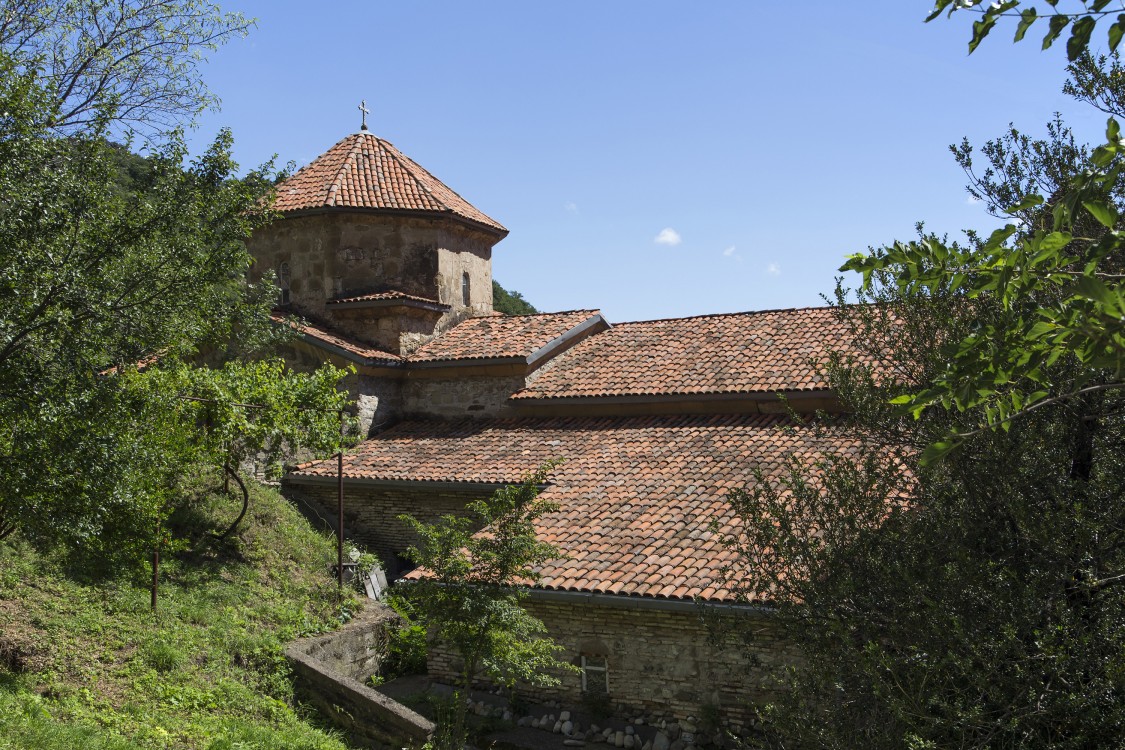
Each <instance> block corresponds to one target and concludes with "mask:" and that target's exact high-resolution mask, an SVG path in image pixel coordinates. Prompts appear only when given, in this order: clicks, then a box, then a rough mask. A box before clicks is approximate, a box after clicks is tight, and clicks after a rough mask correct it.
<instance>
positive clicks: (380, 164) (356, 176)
mask: <svg viewBox="0 0 1125 750" xmlns="http://www.w3.org/2000/svg"><path fill="white" fill-rule="evenodd" d="M274 208H276V209H277V210H278V211H281V212H283V213H288V212H290V211H303V210H312V209H320V208H368V209H375V210H397V211H432V212H435V213H443V214H453V215H454V216H456V217H458V218H461V219H464V220H467V221H469V222H472V223H474V224H479V225H482V226H484V227H486V228H488V229H490V230H491V231H493V232H495V233H498V234H501V235H506V234H507V233H508V230H507V229H505V228H504V227H503V226H501V225H500V224H499V223H498V222H496V221H495V220H494V219H491V218H489V217H488V216H486V215H485V214H484V213H482V212H481V211H479V210H478V209H477V208H475V207H474V206H473V205H472V204H470V203H469V202H468V201H466V200H465V199H464V198H462V197H461V196H460V195H458V194H457V193H455V192H454V191H453V190H451V189H450V188H449V187H447V186H446V185H445V184H444V183H442V182H441V180H439V179H437V178H436V177H434V176H433V175H432V174H430V173H429V172H428V171H426V169H424V168H423V167H421V166H420V165H419V164H417V163H416V162H415V161H413V160H412V159H411V158H410V157H408V156H406V155H405V154H403V153H402V152H401V151H399V150H398V149H397V148H395V147H394V146H393V145H391V144H390V143H389V142H387V141H385V140H383V139H382V138H378V137H376V136H374V135H372V134H371V133H368V132H359V133H353V134H352V135H349V136H348V137H347V138H344V139H343V140H342V141H340V142H339V143H337V144H336V145H335V146H333V147H332V148H330V149H328V151H326V152H325V153H324V154H322V155H321V156H318V157H317V158H316V159H314V160H313V161H312V162H311V163H309V164H308V165H307V166H305V167H303V168H302V169H300V170H298V172H297V173H296V174H294V175H293V176H292V177H290V178H289V179H287V180H285V181H284V182H282V183H281V184H280V185H278V186H277V201H276V202H275V203H274Z"/></svg>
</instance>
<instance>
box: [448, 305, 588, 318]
mask: <svg viewBox="0 0 1125 750" xmlns="http://www.w3.org/2000/svg"><path fill="white" fill-rule="evenodd" d="M575 313H591V314H593V313H599V314H600V313H601V308H598V307H591V308H578V309H577V310H559V311H558V312H538V313H528V314H527V315H505V316H504V318H506V319H507V320H516V319H518V318H544V317H548V316H551V315H574V314H575ZM480 319H481V318H466V320H480ZM488 319H489V320H491V319H492V318H488Z"/></svg>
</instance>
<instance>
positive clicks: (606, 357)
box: [512, 307, 847, 400]
mask: <svg viewBox="0 0 1125 750" xmlns="http://www.w3.org/2000/svg"><path fill="white" fill-rule="evenodd" d="M846 342H847V331H846V329H845V327H844V326H843V324H841V323H839V322H838V321H837V320H836V316H835V313H834V311H833V310H832V308H828V307H819V308H815V307H814V308H801V309H793V310H768V311H765V312H749V313H735V314H730V315H704V316H699V317H694V318H673V319H668V320H649V321H643V322H638V323H617V324H615V325H614V326H613V327H612V328H610V329H609V330H607V331H603V332H601V333H598V334H596V335H594V336H591V337H589V338H587V339H586V340H584V341H582V342H581V343H579V344H578V345H577V346H575V347H574V348H572V349H571V350H569V351H568V352H566V353H564V354H562V355H560V356H559V357H558V358H557V359H555V360H554V361H552V362H551V363H550V364H549V365H548V366H546V367H544V368H543V369H542V370H541V371H540V375H539V376H538V377H537V379H536V380H535V381H534V382H532V383H531V384H530V385H528V387H527V388H525V389H523V390H521V391H519V392H518V393H516V394H515V395H514V396H512V398H513V399H516V400H531V399H556V398H586V397H599V396H600V397H604V396H654V395H656V396H659V395H696V394H723V393H773V392H776V391H812V390H821V389H825V388H827V383H825V381H824V379H823V378H822V377H821V376H820V375H819V374H818V373H817V371H816V368H815V367H814V366H812V365H810V364H809V360H810V359H814V360H823V359H826V358H827V356H828V353H829V352H830V351H832V350H833V349H834V348H838V347H840V346H845V345H846Z"/></svg>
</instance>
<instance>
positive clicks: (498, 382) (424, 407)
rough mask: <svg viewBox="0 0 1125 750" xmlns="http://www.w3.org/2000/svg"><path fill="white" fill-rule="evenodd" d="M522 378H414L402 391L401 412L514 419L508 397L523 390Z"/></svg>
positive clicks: (514, 376) (409, 380)
mask: <svg viewBox="0 0 1125 750" xmlns="http://www.w3.org/2000/svg"><path fill="white" fill-rule="evenodd" d="M523 384H524V378H523V377H522V376H518V375H509V376H504V377H461V378H450V379H445V378H440V379H439V378H417V379H408V380H407V381H406V382H405V383H404V384H403V388H402V411H403V413H404V414H409V415H425V416H434V417H442V418H459V417H504V416H514V409H513V408H512V407H511V406H510V405H509V404H508V397H509V396H511V395H512V394H513V393H515V392H516V391H518V390H519V389H521V388H523Z"/></svg>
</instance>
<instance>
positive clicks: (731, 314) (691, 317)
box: [613, 305, 835, 328]
mask: <svg viewBox="0 0 1125 750" xmlns="http://www.w3.org/2000/svg"><path fill="white" fill-rule="evenodd" d="M834 307H835V305H809V306H807V307H776V308H771V309H768V310H744V311H742V312H729V313H702V314H700V315H685V316H683V317H679V318H652V319H650V320H625V321H622V322H620V323H614V324H613V327H614V328H619V327H620V326H630V325H642V324H644V323H666V322H670V321H673V320H700V319H702V318H735V317H738V316H740V315H766V314H768V313H779V312H802V311H805V310H831V309H833V308H834Z"/></svg>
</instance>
